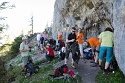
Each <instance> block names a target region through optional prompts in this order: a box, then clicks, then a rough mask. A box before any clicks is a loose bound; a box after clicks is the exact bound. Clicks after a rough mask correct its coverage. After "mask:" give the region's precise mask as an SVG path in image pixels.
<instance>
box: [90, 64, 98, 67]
mask: <svg viewBox="0 0 125 83" xmlns="http://www.w3.org/2000/svg"><path fill="white" fill-rule="evenodd" d="M90 66H91V67H97V66H98V63H94V64H92V65H90Z"/></svg>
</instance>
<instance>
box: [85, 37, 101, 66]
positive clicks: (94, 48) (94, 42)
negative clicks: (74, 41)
mask: <svg viewBox="0 0 125 83" xmlns="http://www.w3.org/2000/svg"><path fill="white" fill-rule="evenodd" d="M87 42H88V43H89V45H90V46H91V48H92V53H93V55H94V62H93V61H91V62H93V63H94V64H92V65H90V66H91V67H97V66H98V53H99V47H100V42H99V39H98V38H94V37H91V38H88V39H87Z"/></svg>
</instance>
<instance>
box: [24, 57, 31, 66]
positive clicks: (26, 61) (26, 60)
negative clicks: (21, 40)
mask: <svg viewBox="0 0 125 83" xmlns="http://www.w3.org/2000/svg"><path fill="white" fill-rule="evenodd" d="M29 60H32V57H31V56H24V57H22V63H23V65H26V64H27V63H28V61H29Z"/></svg>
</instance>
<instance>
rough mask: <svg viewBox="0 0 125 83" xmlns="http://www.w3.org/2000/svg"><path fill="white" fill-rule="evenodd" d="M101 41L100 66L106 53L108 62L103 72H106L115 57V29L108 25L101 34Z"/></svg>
mask: <svg viewBox="0 0 125 83" xmlns="http://www.w3.org/2000/svg"><path fill="white" fill-rule="evenodd" d="M99 41H100V43H101V46H100V52H99V67H101V63H102V60H103V58H104V55H105V54H106V63H105V68H104V72H103V73H104V74H105V73H106V72H107V69H108V67H109V64H110V62H111V60H112V57H113V44H114V33H113V30H112V29H111V28H109V27H107V28H106V29H105V31H104V32H102V33H101V34H100V35H99Z"/></svg>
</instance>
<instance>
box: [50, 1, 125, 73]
mask: <svg viewBox="0 0 125 83" xmlns="http://www.w3.org/2000/svg"><path fill="white" fill-rule="evenodd" d="M66 24H69V25H70V27H73V26H75V25H77V26H78V27H80V28H82V29H83V32H84V34H85V37H97V36H98V35H99V33H100V32H102V31H104V29H105V28H107V27H111V28H112V29H114V33H115V36H114V37H115V56H116V59H117V61H118V64H119V67H120V69H121V70H122V71H123V73H124V74H125V65H124V63H125V60H124V59H125V56H124V54H125V49H124V48H125V42H124V41H125V37H124V36H125V28H124V27H125V0H56V2H55V6H54V18H53V29H52V32H53V38H55V39H56V38H57V33H58V32H59V31H63V32H64V33H65V29H64V28H65V27H66Z"/></svg>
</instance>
